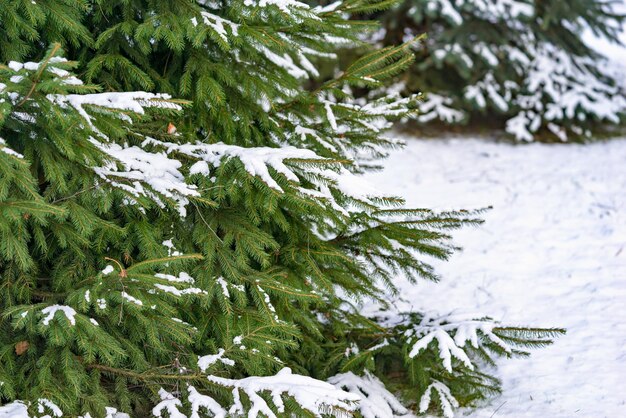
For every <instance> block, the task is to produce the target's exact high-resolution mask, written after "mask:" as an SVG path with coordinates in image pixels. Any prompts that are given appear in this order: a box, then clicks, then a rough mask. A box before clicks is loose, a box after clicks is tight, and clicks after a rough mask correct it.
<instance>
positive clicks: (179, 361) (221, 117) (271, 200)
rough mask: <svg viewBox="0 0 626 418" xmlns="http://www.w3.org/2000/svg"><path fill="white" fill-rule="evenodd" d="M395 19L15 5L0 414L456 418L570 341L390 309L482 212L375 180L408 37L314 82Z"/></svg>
mask: <svg viewBox="0 0 626 418" xmlns="http://www.w3.org/2000/svg"><path fill="white" fill-rule="evenodd" d="M382 5H383V4H381V3H379V2H372V1H348V2H345V3H337V4H334V5H333V6H332V7H325V8H310V7H308V6H307V5H305V4H303V3H299V2H297V1H294V0H262V1H258V2H257V1H253V0H245V1H243V2H238V1H233V2H222V3H216V2H204V1H200V2H196V1H191V0H178V1H170V2H162V1H143V2H140V1H127V0H119V1H118V0H107V1H89V2H87V1H86V2H68V1H65V0H50V1H47V2H39V1H35V2H32V1H31V0H28V1H18V2H15V1H8V2H0V15H1V16H2V20H1V21H0V42H2V45H3V46H2V49H1V51H0V54H2V60H3V64H2V65H1V66H0V170H1V174H2V175H1V176H0V286H1V292H0V296H1V298H0V318H1V319H0V400H1V401H2V403H3V404H4V406H1V407H0V416H3V414H4V416H11V417H29V416H30V417H43V416H56V417H58V416H74V417H75V416H80V417H92V418H95V417H109V418H113V417H116V418H123V417H128V416H132V417H146V416H156V417H169V418H181V417H192V418H196V417H226V416H237V415H241V414H247V416H248V417H276V416H292V415H290V414H292V413H293V414H295V416H313V417H321V416H339V415H342V416H344V415H350V414H352V415H356V416H359V415H360V416H362V417H365V418H372V417H379V418H388V417H394V416H400V415H404V416H410V415H411V414H412V412H411V411H415V412H417V411H426V410H427V409H429V408H431V409H432V410H437V409H439V408H441V410H442V411H443V413H444V414H446V415H448V416H449V415H450V414H451V413H452V412H451V411H452V408H453V407H454V406H456V405H469V404H471V402H472V401H473V400H475V399H476V398H480V397H483V396H485V395H487V394H488V393H489V392H492V391H497V389H498V386H497V382H496V381H495V380H494V379H493V378H490V377H489V376H487V375H486V374H484V373H483V372H482V371H479V370H478V368H479V367H480V366H481V365H484V364H485V361H488V359H491V357H492V356H491V355H490V353H492V354H496V355H498V354H501V355H506V356H509V355H514V354H521V353H520V352H518V351H516V350H517V348H516V347H520V346H541V345H543V344H548V343H549V342H550V339H549V338H550V337H551V336H552V335H554V334H555V333H558V332H560V331H559V330H533V329H518V328H507V327H502V326H499V325H497V324H494V323H492V322H490V321H487V320H484V319H481V318H478V319H476V318H468V319H465V320H463V321H459V320H457V319H454V318H453V319H439V320H430V319H428V318H429V317H428V316H427V315H426V314H425V313H410V314H403V313H399V312H394V311H393V310H391V309H389V308H388V307H386V306H385V303H384V301H385V299H386V297H387V295H388V293H393V292H395V291H397V290H396V287H395V282H396V278H397V277H398V276H399V275H400V274H405V275H406V276H407V277H409V278H410V279H411V280H418V279H420V278H423V279H436V275H435V273H434V272H433V271H432V268H431V267H430V266H429V265H428V264H427V257H436V258H444V259H445V258H446V257H448V256H449V255H450V254H451V252H452V251H453V250H454V247H452V246H451V244H450V242H449V239H450V237H449V235H448V231H449V230H452V229H455V228H458V227H461V226H463V225H465V224H473V223H478V222H479V221H478V220H477V219H476V217H477V214H476V213H469V212H464V211H459V212H445V213H436V212H433V211H430V210H427V209H407V208H404V207H403V206H402V202H401V200H400V199H398V198H395V197H393V196H387V195H386V194H385V193H382V192H379V191H377V190H374V189H372V188H371V187H369V186H368V185H367V184H366V183H364V182H363V180H362V179H361V178H360V177H359V176H358V173H360V172H362V171H364V170H367V169H369V168H372V167H374V166H376V160H377V159H379V158H380V157H381V156H383V155H384V154H385V152H386V150H387V149H388V148H391V147H394V146H399V145H400V144H399V143H397V142H396V141H394V140H393V139H392V138H389V137H386V136H385V135H384V133H383V132H384V131H385V130H386V129H387V128H389V126H390V123H391V121H392V120H394V119H396V118H402V117H409V116H411V115H412V114H413V113H414V111H413V109H414V107H415V106H416V99H417V98H416V97H414V96H409V97H404V98H402V97H391V96H389V97H384V98H383V99H379V100H370V101H368V100H364V99H360V100H356V99H354V98H353V97H352V94H351V88H354V87H355V86H356V87H360V86H364V85H367V86H372V87H380V86H381V85H382V84H383V82H384V81H385V80H386V79H387V78H389V77H391V76H394V75H396V74H398V72H400V71H401V70H402V69H404V68H406V66H407V65H409V64H410V63H411V62H412V60H413V55H412V53H411V52H410V44H402V45H400V46H397V47H390V48H386V49H383V50H380V51H375V52H372V53H371V54H369V55H366V56H364V57H362V58H360V59H359V60H357V61H356V62H354V63H353V64H352V65H351V66H350V67H349V68H347V69H346V70H345V71H344V72H343V73H341V74H339V75H338V76H337V77H336V78H334V79H332V80H328V81H326V82H321V81H320V82H318V83H315V85H316V86H317V87H312V88H311V89H306V88H304V87H303V85H305V84H304V82H305V81H306V80H307V79H310V78H315V77H316V74H317V69H316V66H315V65H314V64H313V62H315V60H322V59H333V58H334V57H335V55H334V49H335V48H336V47H337V45H340V44H349V43H353V42H356V38H357V37H358V36H359V33H360V28H361V27H363V26H368V25H369V24H365V23H366V22H363V21H356V20H348V19H347V18H346V16H348V15H354V14H355V13H358V12H360V11H367V10H370V9H377V8H379V7H381V6H382ZM48 45H51V46H48ZM67 59H71V61H68V60H67ZM363 300H370V301H378V304H379V305H380V307H381V309H379V310H378V311H376V313H375V314H372V315H368V316H366V315H364V314H363V313H362V312H361V311H360V310H359V308H358V302H359V301H363ZM434 308H435V307H434ZM466 341H469V342H470V343H471V344H470V345H468V344H466ZM385 383H393V386H390V388H393V393H392V392H391V391H390V390H391V389H386V388H385Z"/></svg>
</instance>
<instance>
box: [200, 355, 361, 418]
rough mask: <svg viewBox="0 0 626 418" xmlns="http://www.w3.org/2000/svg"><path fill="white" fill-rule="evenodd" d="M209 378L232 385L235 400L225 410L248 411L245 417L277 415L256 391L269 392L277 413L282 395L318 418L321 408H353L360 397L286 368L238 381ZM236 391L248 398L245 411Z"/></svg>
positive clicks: (349, 409)
mask: <svg viewBox="0 0 626 418" xmlns="http://www.w3.org/2000/svg"><path fill="white" fill-rule="evenodd" d="M208 379H209V380H210V381H211V382H213V383H216V384H218V385H221V386H225V387H231V388H233V397H234V403H233V405H232V406H231V408H230V409H229V411H228V412H229V413H230V414H231V415H236V414H238V413H240V414H243V413H244V412H245V411H247V413H248V418H256V417H261V416H267V417H269V418H276V417H277V415H276V414H275V413H274V412H273V411H272V410H271V409H270V407H269V404H268V401H267V400H265V399H264V398H262V397H261V396H259V393H262V392H266V391H267V392H269V397H270V398H271V400H272V401H271V403H272V404H274V406H275V407H276V410H277V411H278V412H279V414H281V415H280V416H282V415H284V412H285V405H284V403H283V399H282V397H283V396H285V395H288V396H290V397H292V398H293V399H294V400H295V401H296V402H297V403H298V404H299V405H300V407H301V408H302V409H304V410H305V411H308V412H310V413H311V415H312V416H315V417H318V418H321V417H322V415H321V412H322V411H328V410H329V409H330V408H332V409H337V410H344V411H354V409H355V406H356V405H355V402H358V401H359V400H360V399H361V397H360V396H359V395H356V394H353V393H349V392H344V391H343V390H341V389H338V388H336V387H335V386H333V385H331V384H330V383H327V382H323V381H320V380H316V379H313V378H312V377H308V376H302V375H297V374H292V373H291V369H289V368H288V367H285V368H283V369H282V370H281V371H279V372H278V373H277V374H276V375H275V376H263V377H259V376H251V377H246V378H244V379H240V380H233V379H225V378H223V377H217V376H208ZM239 391H243V392H244V393H245V394H246V395H247V397H248V399H249V400H250V403H251V408H250V409H249V410H246V409H245V408H244V405H243V404H242V403H241V400H240V394H239ZM261 414H263V415H261Z"/></svg>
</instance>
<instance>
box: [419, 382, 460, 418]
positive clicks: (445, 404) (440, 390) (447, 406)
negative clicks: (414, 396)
mask: <svg viewBox="0 0 626 418" xmlns="http://www.w3.org/2000/svg"><path fill="white" fill-rule="evenodd" d="M433 391H434V392H436V393H437V396H438V397H439V404H440V405H441V410H442V412H443V416H444V417H446V418H453V417H454V409H456V408H458V407H459V402H458V401H457V400H456V399H455V398H454V396H452V393H450V389H449V388H448V387H447V386H446V385H444V384H443V383H441V382H439V381H438V380H435V381H434V382H433V383H431V384H430V385H429V386H428V387H427V388H426V391H425V392H424V394H423V395H422V398H421V399H420V403H419V411H420V413H422V414H423V413H425V412H426V411H427V410H428V407H429V406H430V403H431V399H432V392H433Z"/></svg>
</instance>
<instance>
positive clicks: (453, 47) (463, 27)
mask: <svg viewBox="0 0 626 418" xmlns="http://www.w3.org/2000/svg"><path fill="white" fill-rule="evenodd" d="M613 3H614V2H612V1H604V0H589V1H587V0H584V1H582V0H573V1H566V2H565V1H561V0H541V1H540V0H476V1H465V0H406V1H404V2H403V3H402V4H401V5H399V6H398V7H396V8H394V9H393V10H391V11H390V12H388V13H386V14H385V15H383V16H382V21H383V24H384V27H385V29H386V32H385V33H383V34H380V33H379V34H378V35H377V37H376V38H377V39H378V40H382V41H383V43H391V44H393V43H395V42H398V41H400V40H401V39H403V38H405V37H407V36H409V37H411V36H415V35H416V34H421V33H426V34H427V35H428V38H427V39H426V40H425V41H424V43H423V44H422V45H421V47H420V48H418V59H417V61H416V63H415V64H414V66H413V67H412V69H411V70H410V71H409V72H408V73H407V77H404V79H403V81H402V82H403V83H404V85H403V86H402V87H401V88H405V89H406V90H408V91H412V92H416V91H423V92H424V93H425V100H424V103H423V104H422V106H421V110H422V115H421V116H420V118H419V120H420V121H421V122H423V123H429V122H444V123H447V124H458V123H466V122H467V121H468V120H470V119H474V120H477V121H479V122H478V123H485V122H488V125H490V126H494V123H495V126H496V127H499V128H504V129H506V131H507V132H508V133H509V134H511V135H512V136H514V137H515V138H516V139H518V140H524V141H532V140H534V139H536V138H539V139H544V140H556V141H567V140H568V139H569V140H571V139H576V138H580V139H582V138H585V137H590V136H591V132H592V131H593V130H594V129H595V130H601V129H602V128H603V127H604V126H606V125H611V124H618V123H621V122H623V120H624V114H625V111H626V90H625V88H626V86H625V85H624V83H623V82H622V78H623V75H622V74H621V73H620V72H618V71H617V70H616V68H615V65H611V63H610V62H609V61H608V60H607V59H606V57H604V56H602V55H601V53H600V52H598V51H596V50H594V49H593V48H592V47H591V46H590V45H588V43H587V42H586V40H585V39H584V36H583V35H584V34H585V32H593V34H595V36H597V37H599V38H603V39H606V40H608V41H610V42H615V43H619V38H618V35H619V33H621V24H622V22H623V17H622V16H620V15H617V14H616V13H614V12H613ZM396 88H398V86H396Z"/></svg>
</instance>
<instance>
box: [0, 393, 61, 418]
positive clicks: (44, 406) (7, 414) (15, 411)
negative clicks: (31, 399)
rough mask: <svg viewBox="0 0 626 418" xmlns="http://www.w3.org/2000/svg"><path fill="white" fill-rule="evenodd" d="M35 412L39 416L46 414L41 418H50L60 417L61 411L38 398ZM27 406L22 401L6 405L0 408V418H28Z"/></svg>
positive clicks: (47, 401) (49, 401)
mask: <svg viewBox="0 0 626 418" xmlns="http://www.w3.org/2000/svg"><path fill="white" fill-rule="evenodd" d="M36 405H37V412H39V414H44V413H45V414H46V415H45V416H41V415H40V416H41V418H46V417H48V418H50V417H62V416H63V412H62V411H61V409H60V408H59V407H58V406H57V405H56V404H55V403H54V402H52V401H51V400H49V399H46V398H40V399H38V400H37V404H36ZM28 406H29V405H28V404H25V403H24V402H22V401H14V402H11V403H9V404H6V405H2V406H0V418H30V415H29V414H28Z"/></svg>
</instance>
